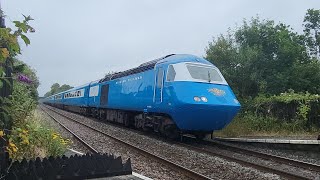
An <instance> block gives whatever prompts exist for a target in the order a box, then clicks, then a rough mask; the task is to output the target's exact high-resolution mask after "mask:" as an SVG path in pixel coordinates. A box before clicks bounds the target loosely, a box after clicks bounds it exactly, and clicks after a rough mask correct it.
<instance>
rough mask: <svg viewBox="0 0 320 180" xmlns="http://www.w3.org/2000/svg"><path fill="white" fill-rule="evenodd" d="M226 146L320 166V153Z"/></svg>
mask: <svg viewBox="0 0 320 180" xmlns="http://www.w3.org/2000/svg"><path fill="white" fill-rule="evenodd" d="M223 143H225V144H230V145H236V146H238V147H241V148H244V149H248V150H253V151H258V152H262V153H268V154H272V155H276V156H281V157H286V158H290V159H295V160H298V161H303V162H308V163H312V164H317V165H320V153H314V152H308V151H299V150H288V149H276V148H273V147H266V146H259V144H258V143H257V144H255V145H254V144H240V143H236V144H235V143H229V142H223Z"/></svg>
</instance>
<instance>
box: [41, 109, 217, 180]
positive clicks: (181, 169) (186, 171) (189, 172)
mask: <svg viewBox="0 0 320 180" xmlns="http://www.w3.org/2000/svg"><path fill="white" fill-rule="evenodd" d="M41 109H42V110H43V111H44V112H46V113H47V114H48V115H49V116H50V117H51V118H53V119H54V120H55V121H57V119H56V118H54V117H53V116H51V115H50V114H49V113H48V112H47V109H49V110H50V111H52V112H54V113H57V114H59V115H60V116H63V117H65V118H67V119H69V120H71V121H73V122H76V123H78V124H81V125H83V126H85V127H87V128H89V129H91V130H93V131H96V132H98V133H100V134H102V135H104V136H107V137H108V138H111V139H113V140H114V141H116V142H118V143H121V144H123V145H125V146H128V147H129V148H131V149H134V150H135V151H137V152H138V153H140V154H142V155H144V156H147V157H149V158H151V159H154V160H156V161H158V162H159V163H161V164H165V165H167V166H169V167H170V168H172V169H174V170H176V171H178V172H181V173H183V174H185V175H187V176H188V177H190V178H191V179H199V180H211V178H209V177H207V176H205V175H202V174H200V173H197V172H195V171H193V170H191V169H188V168H185V167H183V166H181V165H179V164H177V163H175V162H172V161H170V160H166V159H164V158H163V157H161V156H158V155H155V154H153V153H151V152H149V151H147V150H144V149H142V148H139V147H137V146H135V145H133V144H131V143H129V142H125V141H123V140H121V139H119V138H117V137H114V136H112V135H109V134H107V133H105V132H103V131H101V130H99V129H96V128H93V127H91V126H88V125H87V124H85V123H82V122H80V121H78V120H76V119H74V118H71V117H68V116H66V115H64V114H62V113H60V112H58V111H56V110H54V109H52V108H48V107H45V108H42V107H41ZM57 122H58V123H59V124H60V125H63V124H62V123H61V122H60V121H57ZM63 127H65V126H63ZM65 128H66V129H67V130H68V131H69V132H70V133H72V134H73V135H75V134H74V133H73V132H72V131H70V129H68V128H67V127H65ZM75 136H76V135H75ZM77 139H78V138H77ZM80 139H81V138H80ZM81 141H82V142H85V141H84V140H82V139H81ZM85 144H88V143H85ZM97 152H98V151H97Z"/></svg>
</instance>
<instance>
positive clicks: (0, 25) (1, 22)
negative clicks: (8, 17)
mask: <svg viewBox="0 0 320 180" xmlns="http://www.w3.org/2000/svg"><path fill="white" fill-rule="evenodd" d="M0 10H1V12H0V13H1V14H0V28H5V27H6V25H5V23H4V17H3V16H4V15H3V11H2V9H1V0H0Z"/></svg>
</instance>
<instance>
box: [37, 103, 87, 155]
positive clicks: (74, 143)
mask: <svg viewBox="0 0 320 180" xmlns="http://www.w3.org/2000/svg"><path fill="white" fill-rule="evenodd" d="M36 113H37V115H39V116H40V118H39V119H41V121H42V122H43V123H44V124H46V125H47V126H48V127H50V128H53V129H54V130H55V131H56V132H58V133H59V134H60V135H61V136H62V137H63V138H66V139H70V140H71V144H70V146H69V148H70V149H74V150H76V151H79V152H82V153H90V151H89V150H88V149H87V148H86V147H84V146H83V144H82V143H80V142H79V141H78V140H77V139H76V138H75V137H74V136H73V135H72V134H71V133H69V131H67V130H66V129H64V128H63V127H62V126H60V125H59V124H58V123H57V122H55V121H54V120H53V119H52V118H51V117H50V116H48V114H46V113H45V112H43V111H42V110H41V109H40V108H37V109H36Z"/></svg>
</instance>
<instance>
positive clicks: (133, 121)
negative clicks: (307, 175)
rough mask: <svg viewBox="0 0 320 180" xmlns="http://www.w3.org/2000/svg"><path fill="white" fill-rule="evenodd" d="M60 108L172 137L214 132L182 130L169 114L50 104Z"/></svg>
mask: <svg viewBox="0 0 320 180" xmlns="http://www.w3.org/2000/svg"><path fill="white" fill-rule="evenodd" d="M46 104H48V105H50V106H53V107H57V108H59V109H63V110H67V111H71V112H76V113H79V114H81V115H84V116H90V117H94V118H97V119H99V120H101V121H107V122H113V123H116V124H121V125H123V126H125V127H134V128H136V129H140V130H143V131H151V132H155V133H159V134H161V135H162V136H165V137H167V138H170V139H178V138H181V137H182V135H184V134H192V135H194V136H195V137H196V138H197V139H203V138H204V137H205V136H206V135H207V134H212V132H206V131H196V132H194V131H181V130H180V129H179V128H178V127H177V126H176V124H175V123H174V121H172V118H171V117H170V116H169V115H167V114H155V113H143V112H138V111H125V110H118V109H106V108H93V107H79V106H67V105H62V104H49V103H46Z"/></svg>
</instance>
